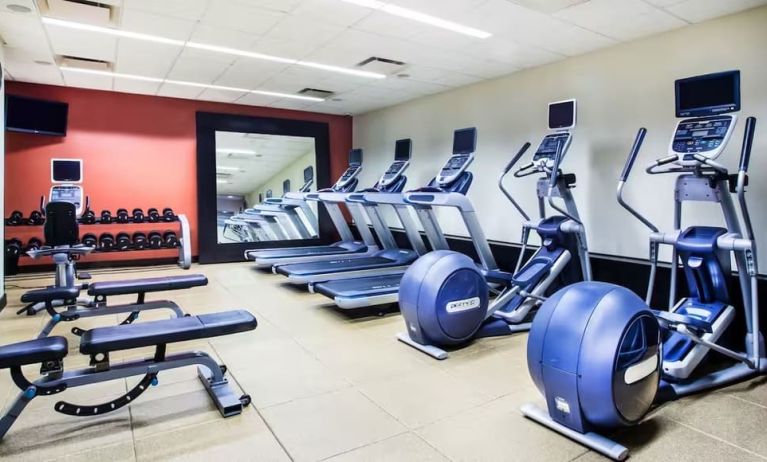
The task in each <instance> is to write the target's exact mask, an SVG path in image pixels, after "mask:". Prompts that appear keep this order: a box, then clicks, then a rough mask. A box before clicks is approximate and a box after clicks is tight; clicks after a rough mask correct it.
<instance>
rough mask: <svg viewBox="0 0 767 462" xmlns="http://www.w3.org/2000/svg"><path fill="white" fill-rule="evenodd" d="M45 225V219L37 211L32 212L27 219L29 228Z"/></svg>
mask: <svg viewBox="0 0 767 462" xmlns="http://www.w3.org/2000/svg"><path fill="white" fill-rule="evenodd" d="M43 223H45V217H43V214H42V213H41V212H40V211H39V210H32V211H31V212H30V213H29V218H27V224H28V225H30V226H39V225H42V224H43Z"/></svg>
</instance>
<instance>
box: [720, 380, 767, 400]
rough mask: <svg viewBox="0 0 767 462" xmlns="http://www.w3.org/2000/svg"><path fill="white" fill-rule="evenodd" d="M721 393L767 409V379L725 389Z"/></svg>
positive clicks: (750, 381)
mask: <svg viewBox="0 0 767 462" xmlns="http://www.w3.org/2000/svg"><path fill="white" fill-rule="evenodd" d="M719 393H722V394H724V395H728V396H731V397H733V398H740V399H744V400H746V401H750V402H752V403H755V404H759V405H760V406H764V407H767V377H757V378H755V379H752V380H749V381H747V382H744V383H739V384H737V385H732V386H730V387H727V388H724V389H722V390H721V391H719Z"/></svg>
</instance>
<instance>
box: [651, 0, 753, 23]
mask: <svg viewBox="0 0 767 462" xmlns="http://www.w3.org/2000/svg"><path fill="white" fill-rule="evenodd" d="M765 4H767V0H727V1H720V0H685V1H682V2H679V3H674V4H673V5H670V6H668V7H667V8H666V10H668V11H669V12H671V13H673V14H675V15H677V16H679V17H680V18H682V19H684V20H686V21H690V22H703V21H706V20H708V19H712V18H716V17H719V16H724V15H728V14H732V13H737V12H738V11H743V10H747V9H749V8H754V7H757V6H760V5H765Z"/></svg>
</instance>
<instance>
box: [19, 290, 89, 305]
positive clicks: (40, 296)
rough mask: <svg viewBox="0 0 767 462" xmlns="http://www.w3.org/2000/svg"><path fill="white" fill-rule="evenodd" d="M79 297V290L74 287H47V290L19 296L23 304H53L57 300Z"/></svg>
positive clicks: (33, 291) (32, 291)
mask: <svg viewBox="0 0 767 462" xmlns="http://www.w3.org/2000/svg"><path fill="white" fill-rule="evenodd" d="M78 295H80V289H78V288H76V287H48V288H47V289H35V290H30V291H29V292H26V293H25V294H24V295H22V296H21V301H22V302H23V303H40V302H53V301H57V300H74V299H75V298H77V296H78Z"/></svg>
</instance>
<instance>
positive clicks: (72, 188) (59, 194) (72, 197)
mask: <svg viewBox="0 0 767 462" xmlns="http://www.w3.org/2000/svg"><path fill="white" fill-rule="evenodd" d="M48 201H49V202H71V203H72V204H75V209H76V210H75V213H76V214H77V215H78V216H80V215H81V214H82V213H83V187H82V186H80V185H76V184H57V185H53V186H52V187H51V194H50V196H49V198H48Z"/></svg>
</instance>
